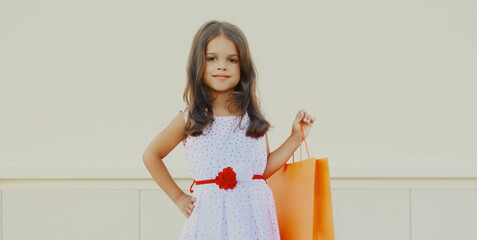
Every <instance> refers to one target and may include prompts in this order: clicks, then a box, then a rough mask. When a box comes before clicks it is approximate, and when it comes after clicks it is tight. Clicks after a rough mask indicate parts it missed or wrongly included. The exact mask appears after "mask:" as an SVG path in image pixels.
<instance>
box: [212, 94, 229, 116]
mask: <svg viewBox="0 0 477 240" xmlns="http://www.w3.org/2000/svg"><path fill="white" fill-rule="evenodd" d="M229 94H230V92H218V93H214V94H213V96H214V97H215V100H214V101H213V102H212V111H213V112H214V114H219V115H230V114H232V113H231V112H230V110H229V107H230V102H227V100H228V99H229Z"/></svg>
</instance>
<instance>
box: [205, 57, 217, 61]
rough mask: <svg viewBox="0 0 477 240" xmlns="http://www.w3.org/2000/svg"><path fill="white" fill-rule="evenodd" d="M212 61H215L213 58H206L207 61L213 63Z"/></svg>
mask: <svg viewBox="0 0 477 240" xmlns="http://www.w3.org/2000/svg"><path fill="white" fill-rule="evenodd" d="M214 59H215V57H208V58H207V61H213V60H214Z"/></svg>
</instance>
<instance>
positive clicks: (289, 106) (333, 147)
mask: <svg viewBox="0 0 477 240" xmlns="http://www.w3.org/2000/svg"><path fill="white" fill-rule="evenodd" d="M476 10H477V4H476V2H475V1H465V0H458V1H442V0H439V1H409V0H407V1H377V0H369V1H293V2H291V1H240V2H236V1H235V2H227V1H108V0H100V1H96V0H95V1H51V0H48V1H12V0H1V1H0V133H1V134H0V169H3V171H0V173H1V174H0V175H2V174H3V177H5V176H7V175H8V176H11V177H23V176H25V177H28V176H30V175H34V174H36V173H38V172H39V171H43V172H44V173H45V176H54V175H58V174H60V175H61V173H58V171H64V169H72V170H71V172H74V171H75V169H81V168H85V169H89V171H90V172H91V171H93V170H94V169H101V168H104V169H125V170H123V171H122V172H121V171H119V170H117V171H116V170H114V173H110V171H111V170H105V172H97V174H96V175H97V176H102V175H104V174H106V173H108V174H112V175H115V174H116V175H117V176H118V177H120V176H122V175H128V174H129V173H130V172H131V171H134V169H136V174H135V175H134V176H137V177H141V176H142V177H148V176H149V175H148V173H147V171H146V170H145V167H144V166H143V163H142V159H141V157H142V152H143V150H144V149H145V147H146V145H147V144H148V143H149V141H150V140H151V139H152V138H153V137H154V136H155V135H156V134H158V133H159V132H160V131H161V130H162V129H164V128H165V127H166V126H167V125H168V124H169V122H170V121H171V120H172V119H173V118H174V117H175V116H176V114H178V112H179V110H180V109H183V107H184V103H183V101H182V93H183V90H184V86H185V77H186V76H185V68H186V61H187V57H188V54H189V50H190V45H191V42H192V38H193V36H194V34H195V32H196V31H197V29H198V28H199V27H200V26H201V25H202V24H203V23H204V22H206V21H208V20H210V19H218V20H224V21H229V22H230V23H233V24H236V25H237V26H238V27H240V28H241V29H242V30H243V31H244V32H245V34H246V36H247V38H248V41H249V44H250V48H251V52H252V57H253V59H254V61H255V64H256V66H257V68H258V73H259V78H258V83H259V90H260V93H261V99H262V107H263V108H264V110H265V112H266V113H267V116H268V118H269V120H270V121H271V123H272V125H273V126H275V128H274V129H272V130H271V131H270V132H269V134H268V135H269V140H270V148H271V151H273V150H274V149H276V148H277V147H279V146H280V145H281V144H282V143H283V141H284V140H285V139H286V137H287V136H288V135H289V133H290V131H291V124H292V121H293V119H294V117H295V115H296V113H297V112H298V111H299V110H300V109H305V110H307V111H308V112H310V113H311V114H312V115H313V116H315V117H316V119H317V121H316V123H315V125H314V127H313V129H312V132H311V135H310V136H309V138H308V139H307V142H308V146H309V148H310V154H311V155H312V156H314V157H328V158H329V159H330V166H331V168H332V169H336V171H332V172H331V175H332V176H336V174H337V175H339V176H344V177H346V176H351V175H353V174H357V175H359V174H360V173H362V172H366V171H368V172H369V174H370V176H372V175H380V174H381V175H380V176H381V177H386V176H400V174H404V175H405V174H406V173H403V172H402V171H400V170H402V169H405V170H406V169H407V171H408V174H409V176H417V177H419V176H427V174H428V173H429V171H428V170H429V169H434V174H433V176H436V177H439V176H447V175H446V174H447V173H446V172H447V171H448V170H447V169H451V168H452V169H454V172H453V173H452V176H457V177H459V176H461V177H462V176H463V177H469V176H470V177H476V176H477V171H474V170H475V169H477V161H475V160H476V158H477V154H476V151H475V146H476V143H477V137H476V136H477V124H476V123H477V110H476V109H477V108H476V102H477V96H476V94H475V92H476V89H477V88H476V87H477V83H476V79H477V74H476V72H475V66H477V58H476V56H477V45H476V44H475V43H476V42H477V30H476V29H477V15H476V14H475V13H476ZM296 156H297V157H299V156H298V153H297V155H296ZM165 161H166V163H167V165H168V166H169V167H170V169H171V171H172V172H174V171H175V170H174V169H182V170H181V171H176V174H179V175H180V174H185V175H187V174H188V173H187V171H186V170H184V169H187V165H186V162H185V155H184V152H183V147H182V146H181V145H179V146H178V147H177V148H176V149H175V150H174V151H172V152H171V153H170V155H169V156H167V157H166V159H165ZM351 168H352V169H354V172H353V171H346V170H347V169H351ZM6 169H7V170H9V173H8V174H7V173H6ZM11 169H14V170H15V171H14V173H11V172H10V170H11ZM25 169H29V170H28V171H27V172H25V171H24V170H25ZM39 169H43V170H39ZM128 169H130V170H131V171H129V170H128ZM340 169H342V170H343V171H341V172H340V171H339V170H340ZM370 169H371V170H370ZM373 169H374V170H373ZM412 169H418V170H417V171H416V170H412ZM436 169H437V170H436ZM469 169H470V170H472V169H474V170H472V171H469ZM108 171H109V172H108ZM87 172H88V171H85V172H82V173H78V176H82V174H84V175H88V173H87ZM404 172H405V171H404ZM69 174H70V173H68V174H66V173H65V175H63V177H68V176H69ZM93 175H94V174H93ZM96 175H95V176H96ZM116 175H115V176H116Z"/></svg>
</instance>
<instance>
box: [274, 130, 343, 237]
mask: <svg viewBox="0 0 477 240" xmlns="http://www.w3.org/2000/svg"><path fill="white" fill-rule="evenodd" d="M300 128H301V134H300V135H301V136H300V139H303V140H304V142H305V146H306V152H307V153H308V159H306V160H303V161H300V162H296V163H295V157H294V155H293V163H291V164H285V165H284V166H283V167H282V168H280V169H279V170H278V171H277V172H275V173H274V174H273V175H272V176H271V177H270V178H268V179H267V181H268V185H269V186H270V188H271V189H272V192H273V195H274V198H275V205H276V208H277V217H278V227H279V228H280V237H281V239H283V240H334V239H335V234H334V225H333V209H332V206H331V187H330V173H329V168H328V158H320V159H316V158H311V157H310V153H309V152H308V146H307V145H306V140H305V139H304V136H305V135H304V133H303V127H302V126H301V123H300ZM300 160H301V144H300Z"/></svg>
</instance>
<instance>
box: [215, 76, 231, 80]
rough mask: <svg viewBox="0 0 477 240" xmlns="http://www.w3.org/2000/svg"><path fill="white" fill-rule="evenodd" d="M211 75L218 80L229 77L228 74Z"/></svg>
mask: <svg viewBox="0 0 477 240" xmlns="http://www.w3.org/2000/svg"><path fill="white" fill-rule="evenodd" d="M212 76H213V77H215V78H217V79H220V80H224V79H227V78H229V77H230V76H228V75H212Z"/></svg>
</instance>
